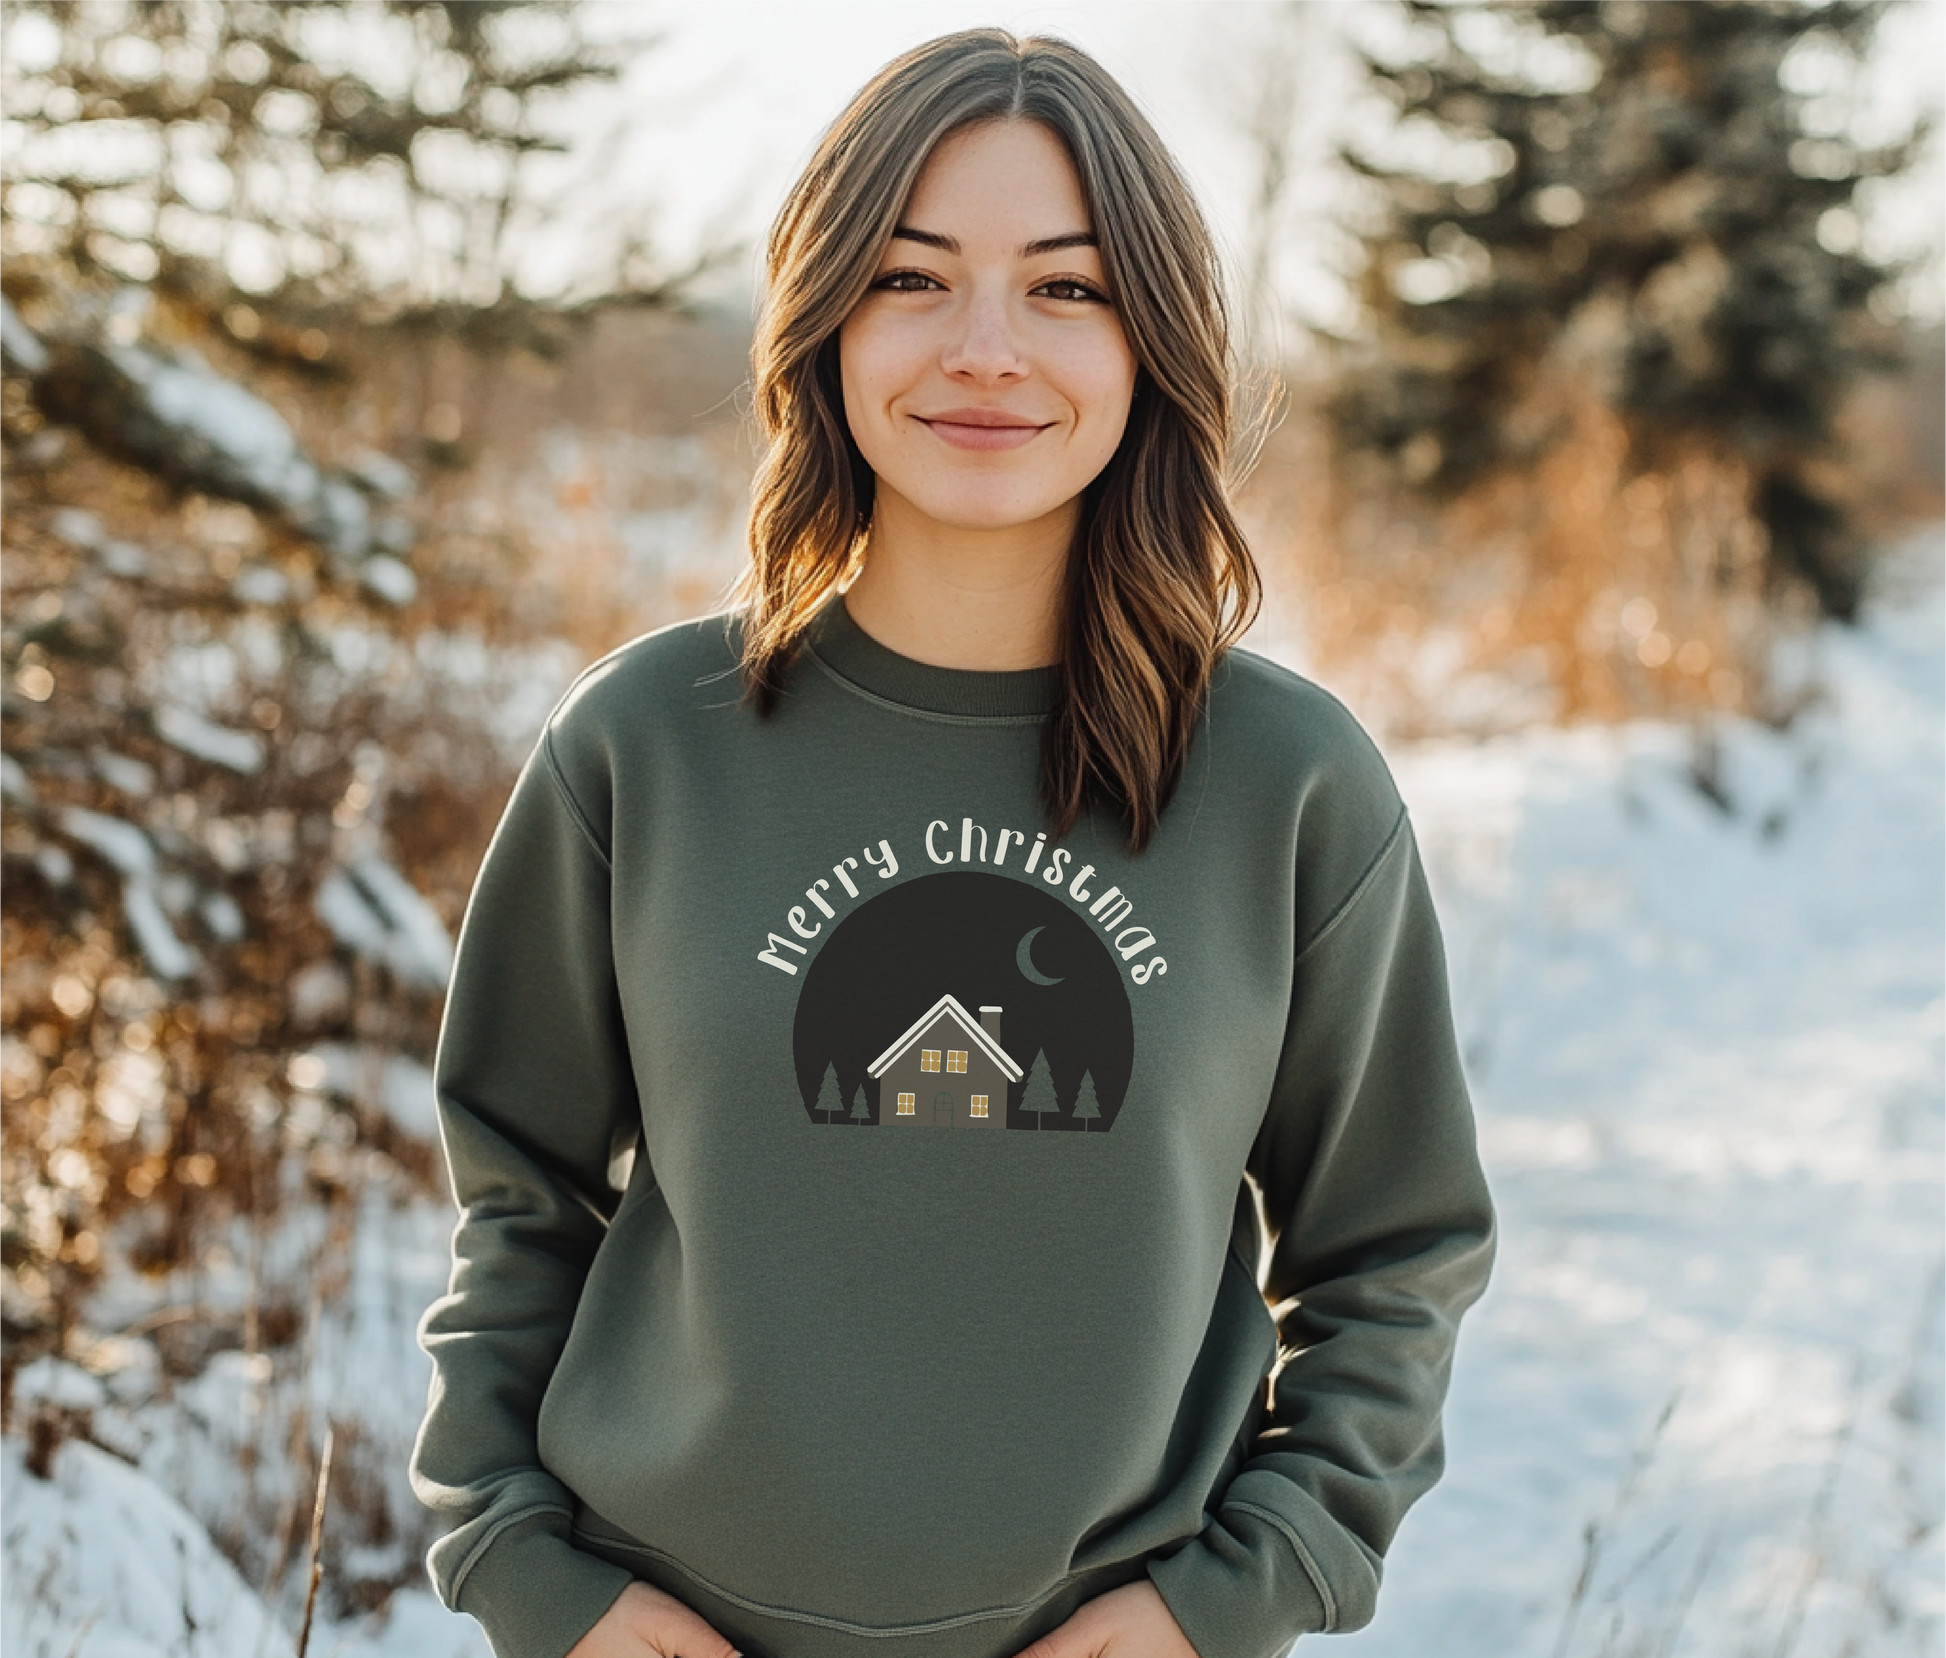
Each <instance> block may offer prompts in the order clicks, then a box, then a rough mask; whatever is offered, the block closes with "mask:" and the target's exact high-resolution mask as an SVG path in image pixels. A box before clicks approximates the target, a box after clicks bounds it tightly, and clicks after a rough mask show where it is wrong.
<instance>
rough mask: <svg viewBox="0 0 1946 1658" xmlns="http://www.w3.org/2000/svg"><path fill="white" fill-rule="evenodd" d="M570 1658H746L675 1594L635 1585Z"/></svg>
mask: <svg viewBox="0 0 1946 1658" xmlns="http://www.w3.org/2000/svg"><path fill="white" fill-rule="evenodd" d="M568 1658H742V1654H740V1653H739V1652H738V1651H737V1650H736V1648H735V1647H733V1646H731V1645H730V1643H729V1642H728V1641H726V1640H724V1639H723V1637H722V1636H721V1635H719V1634H717V1633H716V1631H715V1630H714V1629H712V1628H710V1626H709V1625H708V1624H707V1623H705V1622H704V1621H703V1620H702V1619H701V1618H699V1617H698V1616H697V1615H696V1614H695V1613H694V1612H692V1611H690V1610H689V1608H688V1607H686V1606H685V1605H683V1603H682V1602H681V1601H679V1600H677V1599H676V1597H675V1596H674V1595H665V1594H664V1593H663V1592H662V1591H661V1590H660V1589H651V1588H650V1587H649V1586H648V1584H646V1583H631V1584H630V1585H629V1586H628V1587H627V1588H626V1589H624V1590H623V1591H622V1592H621V1594H620V1595H619V1596H618V1597H617V1598H616V1601H615V1604H614V1605H613V1606H611V1607H609V1608H608V1610H607V1611H606V1612H604V1613H602V1615H601V1622H599V1623H598V1624H596V1625H595V1627H594V1628H593V1629H591V1630H589V1631H588V1633H587V1634H585V1635H583V1636H582V1637H581V1639H580V1640H578V1641H576V1642H575V1643H574V1645H573V1646H572V1647H571V1648H570V1649H569V1651H568Z"/></svg>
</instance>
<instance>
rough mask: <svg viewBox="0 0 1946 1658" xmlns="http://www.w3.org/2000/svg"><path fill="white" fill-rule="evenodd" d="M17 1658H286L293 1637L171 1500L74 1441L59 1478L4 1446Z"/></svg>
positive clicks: (12, 1650) (10, 1629) (2, 1627)
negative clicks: (40, 1472)
mask: <svg viewBox="0 0 1946 1658" xmlns="http://www.w3.org/2000/svg"><path fill="white" fill-rule="evenodd" d="M0 1486H3V1487H4V1489H5V1491H6V1521H5V1550H6V1562H7V1596H6V1601H5V1605H4V1607H0V1648H3V1649H4V1650H5V1651H6V1653H7V1658H284V1655H288V1654H289V1653H290V1652H291V1651H292V1643H291V1639H290V1637H289V1636H288V1635H287V1634H284V1633H283V1632H282V1631H281V1630H279V1629H278V1627H277V1625H276V1623H275V1621H274V1620H273V1619H272V1618H271V1617H270V1615H269V1613H268V1611H267V1610H266V1608H265V1606H264V1604H263V1601H262V1600H261V1599H260V1598H259V1597H258V1596H257V1594H256V1592H255V1591H254V1590H252V1589H251V1588H250V1586H249V1585H248V1584H246V1583H245V1582H244V1581H243V1579H242V1578H241V1577H239V1576H238V1575H237V1571H236V1568H235V1567H234V1566H232V1565H231V1564H230V1563H229V1561H227V1560H225V1559H224V1558H223V1556H222V1555H221V1554H219V1553H218V1552H217V1549H216V1545H215V1544H214V1543H212V1542H211V1541H210V1538H209V1533H208V1532H207V1531H205V1530H204V1529H203V1527H202V1526H200V1525H199V1524H198V1523H197V1522H196V1520H195V1519H194V1518H193V1517H192V1516H191V1515H190V1514H189V1513H188V1512H187V1511H186V1510H185V1509H184V1508H183V1507H182V1505H181V1504H180V1503H178V1502H177V1501H176V1500H175V1499H174V1498H173V1497H171V1496H170V1495H169V1494H168V1493H167V1492H165V1491H163V1490H161V1489H160V1488H159V1487H158V1486H156V1485H155V1483H154V1482H153V1481H151V1480H148V1479H145V1478H144V1477H143V1476H142V1475H141V1474H140V1473H139V1472H137V1471H136V1470H135V1469H133V1468H131V1467H129V1466H128V1465H127V1464H125V1463H123V1462H121V1461H119V1460H118V1459H116V1458H115V1457H112V1456H110V1455H109V1454H108V1453H107V1452H106V1451H102V1450H99V1449H97V1448H96V1447H95V1446H93V1445H90V1444H87V1443H85V1442H83V1441H75V1440H70V1441H68V1442H66V1443H65V1444H63V1445H61V1446H60V1448H59V1449H58V1450H57V1451H56V1452H55V1457H54V1466H53V1468H52V1470H51V1477H50V1478H48V1479H45V1480H42V1479H37V1478H35V1477H34V1475H32V1474H31V1473H29V1472H28V1471H27V1467H26V1459H25V1456H24V1453H23V1450H22V1447H21V1446H20V1445H19V1444H18V1443H17V1442H15V1441H12V1440H9V1441H8V1442H7V1443H6V1445H5V1446H4V1448H0Z"/></svg>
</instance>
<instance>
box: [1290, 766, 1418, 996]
mask: <svg viewBox="0 0 1946 1658" xmlns="http://www.w3.org/2000/svg"><path fill="white" fill-rule="evenodd" d="M1405 826H1406V809H1405V806H1404V804H1403V803H1401V804H1400V806H1399V815H1398V816H1397V817H1396V818H1394V819H1393V820H1392V829H1391V832H1390V833H1389V834H1387V835H1386V837H1385V844H1384V845H1382V846H1381V847H1380V848H1379V849H1378V851H1377V852H1375V853H1374V854H1373V855H1372V861H1371V862H1370V863H1369V864H1367V865H1366V866H1365V872H1364V873H1363V874H1362V875H1360V876H1359V877H1358V879H1357V880H1356V881H1354V882H1352V885H1351V891H1350V892H1348V893H1347V894H1346V895H1345V896H1344V898H1343V899H1342V900H1341V901H1340V903H1339V905H1338V907H1337V908H1336V909H1334V910H1333V911H1332V912H1331V913H1330V915H1328V916H1326V917H1325V919H1324V922H1323V924H1322V925H1321V926H1320V927H1319V928H1318V930H1317V931H1316V932H1315V933H1313V934H1312V935H1311V936H1310V937H1309V938H1308V939H1306V940H1305V941H1304V943H1303V945H1302V946H1301V947H1300V948H1299V950H1298V952H1297V956H1296V958H1295V961H1294V962H1293V965H1296V964H1297V963H1299V962H1302V961H1303V960H1304V958H1305V957H1306V956H1308V955H1309V954H1310V953H1311V952H1312V951H1313V950H1315V949H1316V948H1317V947H1318V946H1319V945H1320V944H1322V943H1323V942H1324V941H1325V940H1326V939H1327V938H1329V937H1330V936H1331V935H1332V934H1333V933H1334V932H1336V931H1337V929H1338V924H1339V923H1340V922H1342V921H1343V920H1344V919H1345V917H1346V916H1347V915H1349V914H1350V913H1351V912H1352V909H1353V908H1354V907H1355V906H1356V905H1357V903H1358V900H1359V899H1361V898H1363V897H1364V896H1365V894H1366V892H1367V891H1368V890H1369V889H1370V887H1371V884H1372V881H1373V879H1374V878H1375V877H1376V876H1377V874H1378V872H1379V869H1380V868H1381V867H1382V866H1383V865H1384V863H1385V861H1386V859H1387V858H1389V857H1391V855H1392V848H1393V847H1395V846H1397V845H1398V844H1399V839H1400V836H1401V835H1403V834H1404V832H1405Z"/></svg>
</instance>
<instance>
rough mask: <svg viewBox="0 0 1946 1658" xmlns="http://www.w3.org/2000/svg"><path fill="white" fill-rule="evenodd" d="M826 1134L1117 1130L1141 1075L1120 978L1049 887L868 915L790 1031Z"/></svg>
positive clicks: (990, 889) (816, 983) (837, 950)
mask: <svg viewBox="0 0 1946 1658" xmlns="http://www.w3.org/2000/svg"><path fill="white" fill-rule="evenodd" d="M792 1049H793V1056H794V1058H795V1060H796V1065H797V1086H798V1091H799V1092H800V1094H802V1096H803V1099H804V1109H805V1111H806V1112H808V1113H809V1115H810V1117H811V1120H812V1121H813V1122H817V1123H830V1124H833V1125H846V1126H853V1127H907V1126H913V1127H928V1128H932V1127H939V1128H944V1127H951V1128H986V1127H995V1128H1000V1127H1004V1128H1009V1129H1035V1130H1040V1131H1044V1132H1050V1131H1056V1130H1063V1129H1065V1130H1068V1131H1070V1132H1077V1133H1078V1132H1086V1131H1090V1130H1092V1131H1094V1132H1096V1133H1101V1132H1104V1131H1106V1130H1107V1129H1108V1128H1110V1127H1112V1126H1113V1124H1114V1121H1115V1118H1116V1115H1117V1114H1118V1113H1119V1112H1120V1110H1121V1108H1122V1100H1123V1098H1124V1096H1125V1095H1126V1094H1127V1093H1128V1081H1129V1075H1130V1072H1131V1071H1132V1070H1133V1069H1134V1064H1135V1025H1134V1020H1133V1018H1132V1017H1131V1015H1130V1012H1129V1003H1128V991H1127V989H1126V988H1125V987H1124V985H1123V983H1122V974H1121V968H1120V966H1119V964H1118V963H1117V962H1116V960H1115V957H1114V955H1113V954H1112V953H1111V952H1110V950H1109V948H1108V944H1107V941H1106V940H1105V939H1103V938H1102V936H1101V935H1100V933H1099V932H1097V931H1096V929H1095V928H1094V927H1092V926H1091V925H1089V920H1088V917H1087V916H1086V915H1085V914H1083V913H1080V912H1077V911H1076V910H1075V909H1073V908H1072V907H1071V906H1069V905H1068V904H1065V903H1063V902H1062V901H1061V900H1060V899H1059V898H1057V897H1056V896H1054V895H1053V894H1052V893H1050V892H1045V891H1042V890H1040V883H1038V882H1031V883H1030V882H1027V881H1015V880H1009V879H1008V878H1007V877H1005V876H1003V875H986V874H980V873H976V872H974V871H970V870H964V871H961V870H956V871H953V872H952V873H949V874H941V875H926V876H921V877H920V878H919V879H917V880H913V881H907V882H904V883H902V884H901V885H899V886H896V887H894V888H892V889H891V890H890V891H889V892H884V893H881V894H879V895H878V896H876V897H874V898H872V899H871V900H869V901H868V902H866V903H865V904H862V905H860V906H859V908H858V909H856V910H854V911H853V912H852V913H851V914H850V915H848V916H846V917H845V919H844V920H843V921H842V922H840V923H839V924H838V925H837V927H836V928H834V929H833V931H832V933H831V936H830V937H829V938H828V939H827V940H826V942H825V945H824V948H823V949H822V950H820V951H819V952H818V954H817V957H816V959H815V960H814V961H813V962H812V963H811V965H810V967H809V968H808V969H807V970H806V972H805V976H804V988H803V989H802V991H800V992H799V994H798V998H797V1021H796V1025H795V1027H794V1029H793V1033H792Z"/></svg>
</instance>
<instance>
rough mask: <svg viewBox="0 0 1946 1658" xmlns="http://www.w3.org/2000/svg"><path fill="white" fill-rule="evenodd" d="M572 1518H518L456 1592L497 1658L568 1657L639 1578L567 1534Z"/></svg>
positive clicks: (457, 1600)
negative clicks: (579, 1545)
mask: <svg viewBox="0 0 1946 1658" xmlns="http://www.w3.org/2000/svg"><path fill="white" fill-rule="evenodd" d="M567 1524H568V1521H567V1516H566V1515H564V1514H555V1513H544V1514H534V1515H530V1516H528V1518H526V1519H524V1520H520V1521H517V1522H516V1523H515V1524H513V1525H511V1526H509V1527H508V1528H507V1529H506V1530H505V1531H503V1532H501V1533H500V1535H499V1536H498V1537H496V1538H494V1540H493V1541H492V1542H491V1543H489V1544H488V1545H487V1546H486V1550H485V1552H484V1553H482V1554H481V1555H480V1556H479V1557H478V1558H477V1559H476V1560H474V1562H473V1564H472V1566H471V1567H470V1568H469V1569H468V1571H467V1573H466V1575H465V1577H464V1578H463V1579H462V1580H461V1582H460V1585H459V1588H458V1590H457V1592H456V1594H455V1596H454V1601H455V1604H456V1606H457V1607H458V1609H459V1610H460V1611H462V1612H464V1613H466V1614H467V1615H468V1616H469V1617H473V1618H477V1619H478V1620H479V1622H480V1627H481V1628H482V1629H484V1630H485V1631H486V1637H487V1641H488V1643H489V1644H490V1645H491V1646H492V1648H493V1651H494V1658H565V1654H566V1653H567V1652H569V1651H570V1650H571V1649H572V1648H573V1646H574V1644H575V1642H576V1641H578V1640H580V1639H581V1637H582V1636H583V1635H585V1634H587V1633H588V1631H589V1630H591V1629H593V1628H594V1626H595V1625H596V1624H597V1623H599V1622H600V1621H601V1617H602V1614H603V1613H604V1612H606V1611H607V1610H608V1609H609V1607H611V1606H613V1605H614V1604H615V1602H616V1600H617V1599H618V1598H619V1597H620V1595H621V1592H622V1591H623V1590H624V1589H626V1588H627V1587H628V1586H629V1584H630V1583H632V1582H634V1578H633V1577H632V1576H631V1575H630V1574H629V1573H628V1572H627V1571H626V1570H624V1569H623V1568H622V1567H620V1566H614V1565H610V1564H609V1563H608V1562H607V1561H606V1560H597V1559H596V1558H595V1557H594V1556H593V1555H592V1554H584V1553H583V1552H582V1551H581V1550H580V1549H577V1548H576V1547H575V1546H574V1545H573V1544H572V1543H570V1542H569V1541H568V1540H567V1538H566V1537H565V1536H563V1535H562V1533H563V1532H565V1531H566V1529H567Z"/></svg>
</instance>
